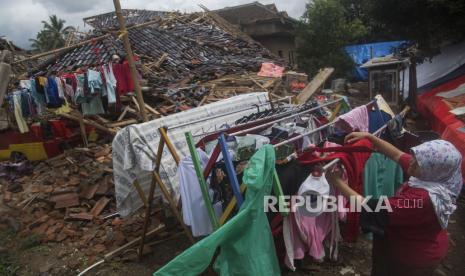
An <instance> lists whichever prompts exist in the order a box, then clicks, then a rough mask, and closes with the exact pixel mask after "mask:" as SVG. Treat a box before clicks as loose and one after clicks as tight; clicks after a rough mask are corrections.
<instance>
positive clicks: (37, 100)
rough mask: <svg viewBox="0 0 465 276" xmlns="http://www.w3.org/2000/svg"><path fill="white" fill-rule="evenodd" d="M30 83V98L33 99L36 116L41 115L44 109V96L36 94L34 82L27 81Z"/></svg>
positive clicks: (33, 80)
mask: <svg viewBox="0 0 465 276" xmlns="http://www.w3.org/2000/svg"><path fill="white" fill-rule="evenodd" d="M29 81H30V83H31V86H30V87H31V96H32V98H34V101H35V103H36V106H37V114H39V115H42V114H43V112H44V111H45V108H46V102H45V95H44V94H40V93H38V92H37V85H36V80H35V79H31V80H29Z"/></svg>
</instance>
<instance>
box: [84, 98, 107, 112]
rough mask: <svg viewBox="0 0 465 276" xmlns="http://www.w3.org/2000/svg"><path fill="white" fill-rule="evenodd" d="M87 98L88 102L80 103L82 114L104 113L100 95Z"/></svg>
mask: <svg viewBox="0 0 465 276" xmlns="http://www.w3.org/2000/svg"><path fill="white" fill-rule="evenodd" d="M87 99H88V100H89V102H83V103H81V109H82V114H83V115H85V116H87V115H99V114H104V113H105V110H104V109H103V104H102V99H101V98H100V95H97V96H93V97H87Z"/></svg>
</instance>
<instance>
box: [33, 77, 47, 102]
mask: <svg viewBox="0 0 465 276" xmlns="http://www.w3.org/2000/svg"><path fill="white" fill-rule="evenodd" d="M35 83H36V91H37V93H38V94H40V95H43V96H44V99H45V103H47V102H48V96H47V93H45V87H46V85H47V78H46V77H36V78H35Z"/></svg>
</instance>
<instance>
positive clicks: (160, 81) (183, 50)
mask: <svg viewBox="0 0 465 276" xmlns="http://www.w3.org/2000/svg"><path fill="white" fill-rule="evenodd" d="M147 12H148V11H145V13H142V17H137V16H136V15H134V16H127V17H126V20H127V21H128V20H132V21H131V23H133V24H134V22H135V23H138V24H139V23H141V22H146V21H150V19H153V18H154V17H156V16H158V17H156V18H157V19H158V22H156V23H154V24H150V25H148V26H144V27H140V28H137V27H135V28H131V29H130V30H129V38H130V41H131V44H132V47H133V51H134V52H135V53H136V54H137V55H139V56H140V57H141V60H142V64H143V65H142V66H144V65H145V64H150V63H155V62H157V61H159V60H160V59H161V58H162V57H163V56H164V55H165V56H166V59H165V60H163V62H162V63H161V64H160V66H158V67H157V68H155V69H154V68H151V69H152V71H154V72H153V74H149V75H144V76H143V77H144V78H146V79H148V82H149V85H150V87H166V88H173V87H181V86H184V85H186V84H188V83H196V82H198V81H208V80H212V79H216V78H218V77H221V76H223V75H226V74H232V73H245V72H248V71H258V69H259V67H260V65H261V63H262V62H270V61H273V60H275V59H276V57H274V56H273V55H272V54H271V53H270V52H269V51H268V50H267V49H265V48H264V47H263V46H261V45H260V44H258V43H255V42H253V41H252V40H247V41H246V40H244V39H243V38H242V37H239V36H237V35H235V34H232V33H230V32H228V31H226V30H224V28H222V27H220V26H218V25H219V24H215V20H212V19H211V18H210V15H209V14H208V13H194V14H187V15H180V14H174V13H170V15H167V14H165V15H163V14H161V15H162V16H163V17H160V16H159V15H160V14H158V13H154V14H147ZM113 14H114V13H113ZM97 17H98V16H97ZM103 18H104V19H102V20H100V21H98V20H95V19H94V21H95V22H91V23H89V22H88V21H86V22H87V23H88V24H93V25H95V26H98V27H99V28H100V29H99V30H97V31H96V32H95V34H96V36H97V33H98V34H102V32H103V29H104V28H107V29H109V28H110V27H109V26H112V28H113V29H114V27H115V26H118V25H117V24H116V21H115V18H114V16H113V17H112V16H110V15H108V14H107V15H106V16H104V17H103ZM136 18H138V19H137V20H136ZM87 20H89V19H87ZM114 24H116V25H114ZM133 27H134V26H133ZM117 53H120V54H124V48H123V45H122V43H121V41H120V40H118V39H117V38H116V37H110V38H107V39H104V40H101V41H98V42H93V43H89V45H86V46H82V47H79V48H75V49H74V50H72V51H70V52H68V53H66V54H64V55H63V56H61V57H60V58H58V59H57V60H56V62H55V63H54V64H53V65H51V66H49V67H48V71H49V72H51V71H66V70H74V69H76V68H77V67H82V66H95V65H98V64H99V63H106V62H108V61H109V60H110V59H111V56H112V55H113V54H117ZM141 71H142V73H144V70H141Z"/></svg>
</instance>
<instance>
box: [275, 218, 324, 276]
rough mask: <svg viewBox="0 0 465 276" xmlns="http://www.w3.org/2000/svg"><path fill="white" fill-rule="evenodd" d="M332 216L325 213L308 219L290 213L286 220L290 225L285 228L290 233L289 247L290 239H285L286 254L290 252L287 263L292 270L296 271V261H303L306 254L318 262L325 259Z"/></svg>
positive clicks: (284, 232)
mask: <svg viewBox="0 0 465 276" xmlns="http://www.w3.org/2000/svg"><path fill="white" fill-rule="evenodd" d="M331 215H332V214H331V213H323V214H321V215H319V216H317V217H307V216H303V215H300V214H299V213H298V212H295V213H289V216H287V217H286V218H284V220H285V223H286V224H287V225H288V226H286V227H285V228H287V227H289V229H288V230H289V232H288V233H289V235H290V241H291V244H290V245H288V242H286V240H288V241H289V239H286V237H285V238H284V243H285V245H286V252H288V254H287V255H288V256H287V257H286V260H285V261H286V265H287V266H288V267H289V268H290V269H292V270H295V267H294V260H296V259H297V260H301V259H303V258H304V257H305V254H306V253H308V254H309V255H310V256H312V257H313V258H315V259H316V260H321V259H323V257H324V256H325V249H324V247H323V241H324V240H325V239H326V236H327V235H328V234H329V233H330V232H331V224H332V220H331ZM286 220H287V222H286ZM286 232H287V231H286V229H283V234H284V235H286ZM289 252H290V254H289ZM289 255H291V256H289Z"/></svg>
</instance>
